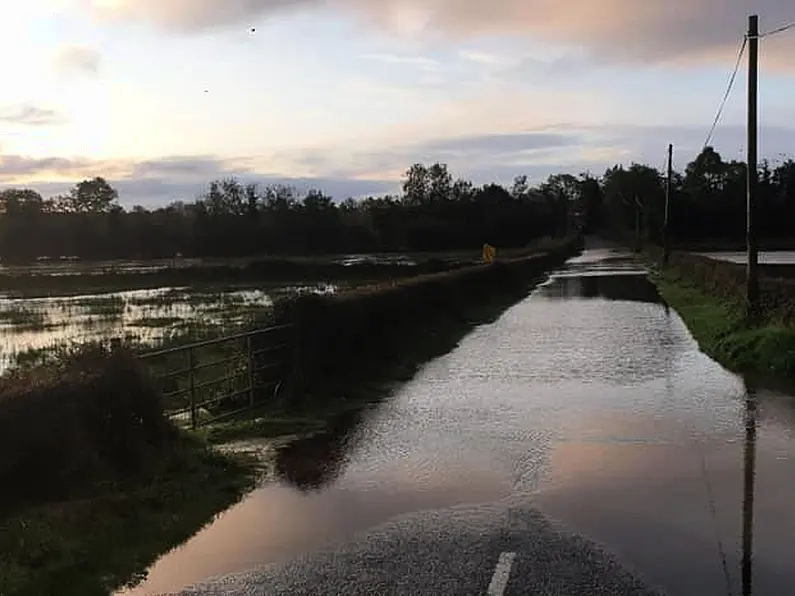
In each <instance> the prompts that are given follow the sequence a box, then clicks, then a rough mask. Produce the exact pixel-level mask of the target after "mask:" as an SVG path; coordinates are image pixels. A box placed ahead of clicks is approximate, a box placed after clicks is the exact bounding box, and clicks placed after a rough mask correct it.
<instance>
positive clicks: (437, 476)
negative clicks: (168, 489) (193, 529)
mask: <svg viewBox="0 0 795 596" xmlns="http://www.w3.org/2000/svg"><path fill="white" fill-rule="evenodd" d="M437 464H438V465H437V466H436V467H435V468H434V470H432V471H431V470H427V471H428V472H431V473H426V474H420V475H417V474H416V471H417V470H418V469H421V468H422V467H423V466H422V463H421V462H412V461H407V460H404V461H403V462H400V463H396V465H394V466H389V465H387V466H386V467H383V468H381V469H380V470H379V471H378V472H377V473H375V474H374V475H372V476H367V477H360V478H350V479H348V478H343V479H341V480H340V482H339V483H338V484H337V485H334V486H330V487H328V488H327V489H326V490H324V491H322V492H311V493H301V492H298V491H296V490H295V489H293V488H289V487H286V486H284V485H268V486H265V487H263V488H261V489H259V490H256V491H255V492H253V493H252V494H251V495H249V496H248V497H247V498H246V500H245V501H243V502H242V503H240V504H239V505H237V506H236V507H233V508H232V509H230V510H229V511H227V512H226V513H224V514H222V515H221V516H220V517H219V518H218V520H217V521H216V522H215V523H214V524H213V525H212V526H210V527H208V528H206V529H205V530H203V531H202V532H200V533H199V534H197V535H196V536H194V537H193V538H192V539H191V540H189V541H188V542H187V543H186V544H184V545H183V546H182V547H180V548H179V549H177V550H175V551H173V552H172V553H171V554H170V555H169V556H168V557H166V558H164V559H161V560H160V561H159V562H158V563H157V564H156V565H155V566H154V567H153V568H152V569H150V571H149V576H148V579H147V581H146V582H145V583H144V584H143V585H141V586H139V587H138V588H137V589H135V590H130V591H128V592H125V593H124V594H126V596H144V595H148V594H152V593H158V592H161V591H162V592H165V591H173V590H175V589H179V588H182V587H184V586H186V585H190V584H193V583H196V582H198V581H202V580H206V579H207V578H208V577H213V576H218V575H226V574H230V573H237V572H243V571H247V570H249V569H252V568H255V567H258V566H261V565H264V564H267V563H270V562H275V561H280V560H285V559H289V558H292V557H294V556H297V555H299V554H301V553H305V552H308V551H311V550H313V549H315V548H319V547H321V546H323V545H325V544H327V543H329V542H330V541H332V540H340V539H343V538H345V537H346V536H350V535H351V534H353V533H355V532H359V531H362V530H365V529H367V528H370V527H374V526H377V525H380V524H381V523H384V522H387V521H389V520H390V519H393V518H396V517H398V516H401V515H404V514H407V513H412V512H417V511H426V510H432V509H440V508H446V507H453V506H456V505H463V504H474V503H481V502H489V501H494V500H497V499H500V498H502V497H505V496H508V495H509V494H510V492H511V487H510V483H509V482H508V479H507V478H506V477H505V476H504V475H502V474H500V473H499V472H497V471H495V470H494V468H493V467H492V466H488V467H480V468H479V467H477V466H475V467H466V468H465V467H462V466H460V465H455V464H454V463H451V464H450V465H445V464H444V462H437Z"/></svg>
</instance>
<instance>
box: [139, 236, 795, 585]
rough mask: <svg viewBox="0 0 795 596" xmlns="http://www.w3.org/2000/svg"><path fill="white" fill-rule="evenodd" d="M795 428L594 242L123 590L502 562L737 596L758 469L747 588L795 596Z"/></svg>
mask: <svg viewBox="0 0 795 596" xmlns="http://www.w3.org/2000/svg"><path fill="white" fill-rule="evenodd" d="M794 430H795V397H791V396H788V395H784V394H781V393H776V392H773V391H769V390H764V389H761V388H759V387H750V386H748V384H747V383H746V382H744V381H743V379H741V378H739V377H737V376H735V375H733V374H731V373H729V372H727V371H725V370H723V369H722V368H721V367H720V366H719V365H717V364H716V363H714V362H713V361H712V360H710V359H709V358H708V357H707V356H705V355H703V354H702V353H700V352H699V351H698V348H697V346H696V344H695V342H694V341H693V339H692V337H691V336H690V334H689V332H688V331H687V329H686V328H685V326H684V324H683V323H682V321H681V320H680V319H679V317H678V316H677V315H676V313H675V312H674V311H672V310H670V309H668V308H667V307H666V306H665V305H664V304H663V303H662V302H661V300H660V298H659V296H658V295H657V292H656V290H655V288H654V287H653V286H652V285H651V284H650V283H649V282H648V281H647V279H646V277H645V271H644V270H643V268H642V266H641V265H640V264H638V263H636V262H635V261H633V259H632V257H631V256H630V255H629V254H627V253H621V252H618V251H614V250H608V249H603V250H587V251H585V253H583V254H582V255H581V256H579V257H577V258H575V259H572V260H570V261H569V262H568V263H567V265H566V266H565V267H563V268H561V270H560V271H557V272H555V273H554V274H553V275H552V276H551V278H550V279H549V281H548V282H547V283H545V284H544V285H542V286H540V287H538V288H537V289H536V290H535V291H534V292H533V294H532V295H531V296H530V297H528V298H527V299H526V300H524V301H522V302H521V303H519V304H517V305H515V306H514V307H512V308H511V309H509V310H508V311H507V312H506V313H504V315H503V316H502V317H501V318H500V319H499V320H498V321H496V322H494V323H493V324H489V325H484V326H481V327H479V328H478V329H476V330H475V331H474V332H473V333H472V334H470V335H469V336H468V337H466V338H465V339H464V340H462V342H461V344H460V345H459V347H458V348H456V349H455V350H454V351H453V352H451V353H450V354H448V355H446V356H444V357H442V358H439V359H437V360H435V361H433V362H431V363H429V364H428V365H427V366H425V367H424V368H423V370H422V371H420V373H419V374H418V375H417V376H416V378H415V379H414V380H413V381H411V382H409V383H407V384H405V385H403V386H402V387H400V388H399V389H397V390H396V391H395V392H394V394H393V395H392V396H391V397H389V398H388V399H387V400H385V401H384V402H383V403H382V404H380V405H379V406H377V407H375V408H373V409H372V410H371V411H368V412H364V413H361V414H360V415H357V416H351V417H349V418H348V419H345V420H341V421H339V424H338V425H337V428H336V429H335V432H333V433H331V434H330V435H329V436H327V437H321V438H315V439H312V440H307V441H302V442H299V443H296V444H293V445H291V446H290V447H288V448H285V449H282V450H277V451H274V453H273V458H274V474H275V476H276V477H277V478H279V480H278V481H274V482H270V483H268V484H266V485H264V486H263V487H262V488H261V489H259V490H257V491H255V492H254V493H252V494H251V495H250V496H249V497H248V498H247V499H246V500H245V501H244V502H242V503H241V504H239V505H238V506H236V507H234V508H233V509H231V510H230V511H228V512H227V513H225V514H223V515H222V516H220V517H219V519H218V520H217V521H216V522H215V523H214V524H212V525H211V526H209V527H208V528H206V529H205V530H204V531H202V532H201V533H199V534H198V535H197V536H195V537H194V538H193V539H192V540H191V541H189V542H188V543H186V544H185V545H184V546H183V547H180V548H179V549H177V550H175V551H174V552H172V553H171V554H169V555H167V556H165V557H164V558H163V559H162V560H161V561H159V562H158V563H157V564H156V565H155V566H154V567H153V568H152V569H151V570H150V575H149V579H148V581H147V582H145V583H144V584H142V585H141V586H139V587H138V588H137V589H135V590H131V591H128V592H126V594H128V595H130V596H132V595H138V594H155V593H164V592H177V591H179V590H182V589H184V588H185V587H186V586H188V585H191V584H195V583H200V582H204V581H207V580H208V579H210V578H212V577H214V576H218V575H225V574H244V575H241V576H239V577H237V578H229V579H228V580H225V581H224V582H221V583H218V582H216V583H214V584H211V585H209V586H207V587H204V588H199V589H197V590H196V591H192V592H190V593H191V594H225V593H228V594H231V593H235V594H237V593H240V594H244V593H245V594H248V593H251V594H254V593H256V594H271V593H273V594H287V593H296V594H299V593H300V594H303V593H307V594H309V593H324V594H325V593H329V594H331V593H362V594H364V593H368V592H372V590H373V589H375V591H376V592H378V593H401V594H402V593H406V594H408V593H428V594H434V593H436V594H443V593H450V594H453V593H458V594H463V593H472V594H484V593H487V587H488V586H489V585H490V584H489V579H490V578H491V577H492V572H495V577H496V573H497V571H499V570H500V565H501V563H502V562H504V561H506V560H510V561H513V560H514V559H513V558H512V557H509V558H508V559H505V558H504V556H503V555H505V554H506V552H507V551H508V550H510V553H508V554H511V555H515V556H516V558H515V563H514V564H513V565H514V567H513V572H511V567H510V565H509V566H508V575H506V576H505V577H506V581H507V578H510V581H508V583H507V590H506V591H505V594H525V593H526V594H541V593H550V594H564V593H565V594H568V593H572V594H577V593H582V594H585V593H605V594H619V593H626V594H630V593H632V594H636V593H637V594H640V593H646V592H642V591H641V590H640V588H636V587H633V586H634V584H632V580H631V579H628V578H626V577H624V576H621V577H620V578H618V579H615V578H614V576H613V575H610V574H613V573H616V574H618V573H619V572H618V571H615V572H614V571H609V573H608V571H605V570H613V569H614V568H615V567H616V565H614V564H613V563H611V562H610V561H613V560H616V561H618V562H619V563H620V565H621V566H622V567H623V568H625V569H626V570H629V571H631V572H632V573H633V574H635V575H637V576H638V577H640V578H641V579H642V580H643V582H644V583H646V584H648V585H650V586H653V587H655V588H657V589H659V590H660V591H664V592H667V593H670V594H674V595H678V594H682V595H702V594H727V593H731V594H740V593H742V592H741V587H742V581H741V572H740V570H741V566H742V548H741V546H742V541H741V537H742V524H743V503H744V492H745V493H747V492H748V491H747V490H744V489H746V488H747V487H748V483H747V479H748V478H750V477H751V476H750V475H747V474H746V471H750V472H753V473H754V475H753V479H754V480H755V491H754V497H755V502H754V507H753V510H754V517H753V536H754V538H753V594H755V595H757V596H761V595H767V594H771V595H772V594H785V593H789V592H790V591H791V587H792V586H795V568H793V566H792V565H791V561H792V554H793V552H795V548H793V544H795V516H793V515H792V514H791V510H792V508H793V503H795V475H794V474H793V472H794V471H795V465H794V463H795V440H794V439H793V431H794ZM749 454H750V455H753V458H749V457H748V455H749ZM744 481H746V482H745V483H744ZM745 496H747V495H745ZM745 502H746V503H748V501H747V499H746V500H745ZM746 513H748V508H746ZM748 519H749V517H748V515H746V521H748ZM550 523H551V524H552V526H550V525H549V524H550ZM569 535H581V536H583V537H584V538H586V539H587V540H588V541H589V543H588V544H587V545H583V544H581V543H580V542H578V541H577V540H579V539H575V538H572V537H566V536H569ZM592 543H593V544H597V545H599V546H598V547H594V546H593V544H592ZM431 545H432V546H431ZM346 553H347V554H346ZM351 553H353V554H351ZM386 553H388V555H387V554H386ZM555 553H561V554H560V556H557V555H556V554H555ZM562 553H568V554H562ZM600 553H606V554H605V555H604V556H605V557H607V558H606V559H604V560H602V559H601V556H602V555H601V554H600ZM346 557H347V558H346ZM498 557H499V559H498ZM612 557H615V559H613V558H612ZM558 559H559V560H558ZM296 561H299V562H300V563H299V562H296ZM320 561H322V563H321V562H320ZM429 561H430V562H429ZM561 561H562V562H561ZM572 561H574V562H572ZM495 564H496V565H497V570H496V571H495ZM459 567H460V569H461V570H460V571H456V572H455V573H456V574H458V575H455V577H454V576H453V575H451V574H453V571H452V569H459ZM256 568H260V569H259V570H255V569H256ZM575 568H576V569H582V570H585V571H582V572H581V573H580V572H579V571H578V573H579V575H577V577H576V578H575V577H574V575H573V574H574V572H573V571H571V570H572V569H575ZM594 569H596V570H597V571H598V573H597V571H593V570H594ZM602 573H608V575H609V577H608V576H602V575H599V574H602ZM622 573H623V571H622ZM585 576H587V577H589V578H591V579H588V580H587V581H586V580H583V579H582V577H585ZM615 577H618V576H615ZM307 578H314V580H310V579H307ZM341 578H344V579H341ZM311 581H316V582H321V581H322V582H324V586H329V587H326V588H324V590H326V591H320V590H319V588H318V586H319V585H320V584H317V583H316V584H315V585H314V588H313V586H312V585H309V583H310V582H311ZM492 581H493V580H492ZM612 581H615V582H617V583H615V584H613V583H610V582H612ZM357 582H358V583H357ZM379 582H382V583H379ZM406 582H408V583H406ZM411 582H414V583H411ZM544 582H560V585H558V584H556V587H551V585H548V584H547V583H544ZM578 582H579V583H578ZM582 582H585V583H582ZM588 582H592V583H588ZM379 585H380V586H381V587H380V588H378V589H376V588H374V586H379ZM384 586H387V587H384ZM470 586H471V591H465V590H464V589H463V587H467V590H470ZM583 586H589V587H583ZM595 586H599V588H598V589H597V588H596V587H595ZM605 586H607V587H605ZM610 586H622V587H621V588H617V587H610ZM489 589H490V588H489ZM544 590H546V591H544ZM567 590H571V591H567ZM373 593H374V592H373ZM489 593H490V592H489Z"/></svg>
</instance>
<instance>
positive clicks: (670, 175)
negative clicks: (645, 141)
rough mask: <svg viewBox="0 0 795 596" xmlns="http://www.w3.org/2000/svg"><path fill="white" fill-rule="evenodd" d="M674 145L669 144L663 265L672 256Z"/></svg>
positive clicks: (666, 263)
mask: <svg viewBox="0 0 795 596" xmlns="http://www.w3.org/2000/svg"><path fill="white" fill-rule="evenodd" d="M673 157H674V146H673V145H668V172H667V174H666V178H665V219H664V220H663V265H668V258H669V257H670V256H671V236H670V235H671V231H670V229H669V225H670V220H671V179H672V178H673V167H674V166H673Z"/></svg>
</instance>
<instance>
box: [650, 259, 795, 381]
mask: <svg viewBox="0 0 795 596" xmlns="http://www.w3.org/2000/svg"><path fill="white" fill-rule="evenodd" d="M653 279H654V281H655V283H656V284H657V287H658V288H659V290H660V294H661V295H662V297H663V299H664V300H665V301H666V302H667V303H668V304H669V305H670V306H672V307H673V308H674V309H675V310H676V311H677V312H678V313H679V315H680V316H681V317H682V319H683V320H684V322H685V324H686V325H687V326H688V328H689V329H690V331H691V333H692V334H693V337H695V339H696V341H698V344H699V346H700V347H701V349H702V350H703V351H704V352H705V353H707V354H708V355H709V356H711V357H712V358H714V359H715V360H717V361H718V362H720V363H721V364H723V365H724V366H726V367H727V368H730V369H732V370H735V371H737V372H754V373H769V374H771V375H774V376H777V377H785V378H788V379H795V328H793V327H789V326H786V325H783V324H781V323H779V322H776V321H772V320H767V321H761V322H759V323H758V324H756V325H752V324H749V323H747V322H746V320H745V316H744V311H743V307H742V305H741V304H739V303H735V302H732V301H728V300H721V299H719V298H716V297H715V296H713V295H712V294H710V293H708V292H707V291H705V290H703V289H701V288H700V287H698V286H696V285H695V284H694V283H693V282H691V281H689V280H687V279H684V278H683V277H682V276H681V275H679V274H678V272H676V271H675V270H673V269H669V270H666V271H665V272H663V273H661V274H658V275H656V276H654V278H653Z"/></svg>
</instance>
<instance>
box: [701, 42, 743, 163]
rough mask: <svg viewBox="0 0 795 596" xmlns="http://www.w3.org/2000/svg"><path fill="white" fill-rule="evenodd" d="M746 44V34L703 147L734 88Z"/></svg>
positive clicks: (707, 142) (716, 124) (709, 138)
mask: <svg viewBox="0 0 795 596" xmlns="http://www.w3.org/2000/svg"><path fill="white" fill-rule="evenodd" d="M747 45H748V36H743V40H742V43H741V44H740V51H739V52H738V53H737V62H736V63H735V65H734V70H733V71H732V75H731V77H730V78H729V85H728V86H727V87H726V93H724V94H723V99H722V100H721V102H720V105H719V106H718V112H717V114H715V120H714V122H713V123H712V127H711V128H710V129H709V134H707V140H706V141H704V149H706V148H707V147H708V146H709V144H710V142H712V136H713V135H714V134H715V129H716V128H717V127H718V122H720V118H721V116H723V110H724V109H725V108H726V102H727V101H728V100H729V95H731V92H732V89H733V88H734V81H735V80H737V72H738V71H739V70H740V63H741V62H742V59H743V54H744V53H745V48H746V46H747Z"/></svg>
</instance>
